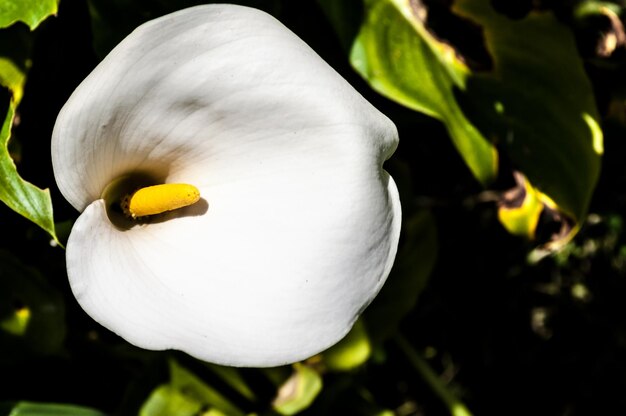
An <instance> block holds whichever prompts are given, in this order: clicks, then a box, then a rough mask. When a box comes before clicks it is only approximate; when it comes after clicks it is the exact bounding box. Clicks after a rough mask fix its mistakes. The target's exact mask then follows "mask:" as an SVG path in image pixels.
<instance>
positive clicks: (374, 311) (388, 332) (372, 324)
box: [364, 210, 438, 344]
mask: <svg viewBox="0 0 626 416" xmlns="http://www.w3.org/2000/svg"><path fill="white" fill-rule="evenodd" d="M402 229H403V233H404V234H403V237H404V243H403V244H402V245H401V247H400V249H399V251H398V255H397V256H396V262H395V263H394V266H393V269H392V270H391V274H390V275H389V277H388V278H387V282H386V283H385V285H384V286H383V288H382V290H381V291H380V293H379V294H378V296H377V297H376V299H374V301H373V302H372V304H371V305H370V306H369V307H368V308H367V309H366V310H365V313H364V319H365V326H366V328H367V329H368V332H369V334H370V338H371V340H372V342H373V343H375V344H380V343H382V342H383V341H385V340H386V339H387V338H389V337H390V336H392V335H393V334H394V333H395V332H396V331H397V329H398V325H399V324H400V321H401V320H402V318H403V317H404V316H405V315H406V314H407V313H409V311H411V310H412V309H413V307H414V306H415V303H416V302H417V298H418V297H419V295H420V293H421V292H422V290H423V289H424V288H425V287H426V283H427V282H428V277H429V276H430V272H431V271H432V269H433V267H434V266H435V262H436V260H437V247H438V242H437V228H436V226H435V219H434V217H433V216H432V214H431V213H430V211H427V210H419V211H417V212H416V213H414V214H413V215H411V216H410V217H408V218H407V219H406V220H405V221H404V224H403V225H402Z"/></svg>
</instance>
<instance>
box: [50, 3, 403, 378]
mask: <svg viewBox="0 0 626 416" xmlns="http://www.w3.org/2000/svg"><path fill="white" fill-rule="evenodd" d="M396 145H397V133H396V129H395V126H394V125H393V124H392V123H391V122H390V121H389V120H388V119H387V118H386V117H385V116H383V115H382V114H381V113H380V112H378V111H377V110H376V109H375V108H373V107H372V106H371V105H370V104H369V103H367V101H365V100H364V99H363V98H362V97H361V96H360V95H359V94H358V93H357V92H356V91H354V89H352V87H351V86H350V85H349V84H348V83H346V82H345V81H344V80H343V79H342V78H341V77H340V76H339V75H338V74H336V73H335V72H334V71H333V70H332V69H331V68H330V67H329V66H328V65H327V64H325V63H324V62H323V61H322V60H321V59H320V58H319V57H318V56H317V55H316V54H315V53H314V52H313V51H312V50H311V49H310V48H309V47H308V46H306V44H304V43H303V42H302V41H301V40H300V39H298V38H297V37H296V36H295V35H294V34H292V33H291V32H290V31H288V30H287V29H286V28H285V27H284V26H282V25H281V24H280V23H279V22H278V21H276V20H275V19H273V18H272V17H270V16H268V15H266V14H264V13H262V12H259V11H256V10H254V9H248V8H244V7H241V6H232V5H207V6H199V7H195V8H192V9H187V10H184V11H181V12H178V13H174V14H172V15H168V16H165V17H163V18H161V19H157V20H156V21H153V22H149V23H148V24H146V25H144V26H142V27H140V28H139V29H137V30H136V31H135V32H133V34H131V35H130V36H129V37H128V38H127V39H126V40H125V41H123V42H122V43H121V44H120V45H119V46H118V47H117V48H116V49H114V51H113V52H112V53H111V54H110V55H109V56H108V57H107V58H106V59H105V60H104V61H103V62H102V63H101V64H100V65H99V66H98V68H96V70H95V71H94V72H93V73H92V74H91V75H90V76H89V77H88V78H87V79H86V80H85V81H84V82H83V84H81V86H80V87H79V88H78V89H77V90H76V92H75V93H74V94H73V95H72V97H71V98H70V100H69V101H68V103H67V104H66V106H65V107H64V109H63V110H62V112H61V114H60V115H59V118H58V120H57V124H56V126H55V131H54V135H53V146H52V155H53V163H54V168H55V176H56V179H57V183H58V185H59V188H60V189H61V191H62V192H63V194H64V196H65V197H66V198H67V199H68V200H69V201H70V202H71V203H72V204H73V205H74V206H75V207H76V208H78V209H80V210H84V212H83V213H82V214H81V216H80V217H79V219H78V221H77V222H76V224H75V226H74V228H73V230H72V233H71V236H70V239H69V241H68V245H67V265H68V275H69V278H70V283H71V286H72V290H73V291H74V293H75V295H76V297H77V299H78V301H79V303H80V304H81V305H82V307H83V308H84V309H85V310H86V311H87V313H89V314H90V315H91V316H92V317H93V318H94V319H96V320H97V321H98V322H100V323H102V324H103V325H104V326H106V327H107V328H109V329H111V330H113V331H114V332H116V333H118V334H120V335H121V336H123V337H124V338H126V339H127V340H128V341H130V342H132V343H134V344H136V345H138V346H141V347H144V348H149V349H166V348H176V349H180V350H183V351H185V352H187V353H189V354H191V355H193V356H195V357H197V358H200V359H204V360H207V361H211V362H216V363H221V364H230V365H239V366H272V365H279V364H285V363H288V362H294V361H297V360H301V359H304V358H306V357H309V356H311V355H313V354H315V353H317V352H320V351H322V350H323V349H325V348H327V347H329V346H330V345H332V344H334V343H335V342H337V341H338V340H339V339H341V337H343V335H345V334H346V333H347V331H348V330H349V329H350V327H351V326H352V324H353V322H354V321H355V319H356V318H357V317H358V315H359V313H360V312H361V311H362V310H363V308H365V307H366V306H367V304H369V302H370V301H371V300H372V299H373V297H374V296H375V295H376V293H377V292H378V291H379V289H380V287H381V286H382V284H383V283H384V281H385V279H386V277H387V275H388V274H389V271H390V268H391V265H392V263H393V259H394V257H395V253H396V248H397V243H398V238H399V231H400V203H399V198H398V194H397V189H396V187H395V184H394V182H393V180H392V179H391V178H390V177H389V175H388V174H387V173H386V172H385V171H384V170H383V169H382V163H383V161H384V160H385V159H387V158H388V157H389V156H390V155H391V153H392V152H393V151H394V150H395V147H396ZM138 172H147V173H150V174H151V175H152V176H154V177H155V178H158V179H159V180H162V181H164V182H172V183H175V182H182V183H190V184H192V185H194V186H196V187H198V188H199V189H200V193H201V195H202V197H203V198H205V201H204V204H205V205H204V208H203V206H202V205H200V206H199V207H197V206H196V207H195V208H194V206H192V207H189V209H185V210H184V211H183V212H173V213H169V214H165V215H163V216H162V217H160V219H159V220H156V221H153V222H152V223H149V224H144V225H141V226H135V227H132V228H130V229H125V230H122V229H118V228H117V227H115V226H114V225H113V224H112V223H111V222H110V221H109V218H108V217H107V213H106V210H105V202H104V201H103V200H100V199H99V198H100V197H101V195H102V193H103V190H104V188H105V187H106V186H107V185H108V184H109V183H110V182H111V181H112V180H114V179H115V178H117V177H119V176H122V175H125V174H132V173H138ZM207 204H208V207H207Z"/></svg>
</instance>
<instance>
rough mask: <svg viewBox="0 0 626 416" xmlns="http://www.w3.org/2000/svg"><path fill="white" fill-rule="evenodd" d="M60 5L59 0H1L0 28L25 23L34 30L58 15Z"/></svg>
mask: <svg viewBox="0 0 626 416" xmlns="http://www.w3.org/2000/svg"><path fill="white" fill-rule="evenodd" d="M58 3H59V0H0V28H3V27H8V26H11V25H12V24H13V23H15V22H24V23H26V24H27V25H28V27H30V29H31V30H33V29H35V28H36V27H37V26H39V24H40V23H41V22H43V21H44V20H45V19H46V18H47V17H48V16H51V15H54V14H56V13H57V8H58Z"/></svg>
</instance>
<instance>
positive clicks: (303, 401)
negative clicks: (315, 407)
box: [272, 363, 322, 415]
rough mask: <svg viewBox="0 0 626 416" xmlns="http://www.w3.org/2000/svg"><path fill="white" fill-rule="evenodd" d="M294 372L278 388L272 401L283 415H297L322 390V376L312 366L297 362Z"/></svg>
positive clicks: (274, 406) (275, 408)
mask: <svg viewBox="0 0 626 416" xmlns="http://www.w3.org/2000/svg"><path fill="white" fill-rule="evenodd" d="M293 369H294V373H293V374H292V375H291V377H289V378H288V379H287V381H286V382H285V383H284V384H283V385H282V386H281V387H280V389H279V390H278V396H277V397H276V399H275V400H274V402H273V403H272V406H273V408H274V410H276V411H277V412H278V413H280V414H281V415H295V414H296V413H299V412H301V411H303V410H304V409H306V408H308V407H309V406H310V405H311V404H312V403H313V401H314V400H315V398H316V397H317V395H318V394H319V393H320V392H321V391H322V377H321V376H320V375H319V373H318V372H317V371H315V370H314V369H312V368H311V367H309V366H307V365H305V364H301V363H296V364H294V365H293Z"/></svg>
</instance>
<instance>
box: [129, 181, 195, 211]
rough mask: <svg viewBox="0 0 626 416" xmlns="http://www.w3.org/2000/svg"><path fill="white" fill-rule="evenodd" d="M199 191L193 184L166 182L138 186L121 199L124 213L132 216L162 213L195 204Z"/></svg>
mask: <svg viewBox="0 0 626 416" xmlns="http://www.w3.org/2000/svg"><path fill="white" fill-rule="evenodd" d="M199 200H200V191H199V190H198V188H196V187H195V186H193V185H188V184H184V183H167V184H162V185H154V186H148V187H145V188H140V189H138V190H137V191H135V192H134V193H133V194H131V195H127V196H125V197H124V198H123V199H122V209H123V210H124V213H125V214H126V215H128V216H130V217H132V218H138V217H145V216H148V215H156V214H162V213H164V212H167V211H172V210H175V209H179V208H183V207H186V206H189V205H192V204H195V203H196V202H198V201H199Z"/></svg>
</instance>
